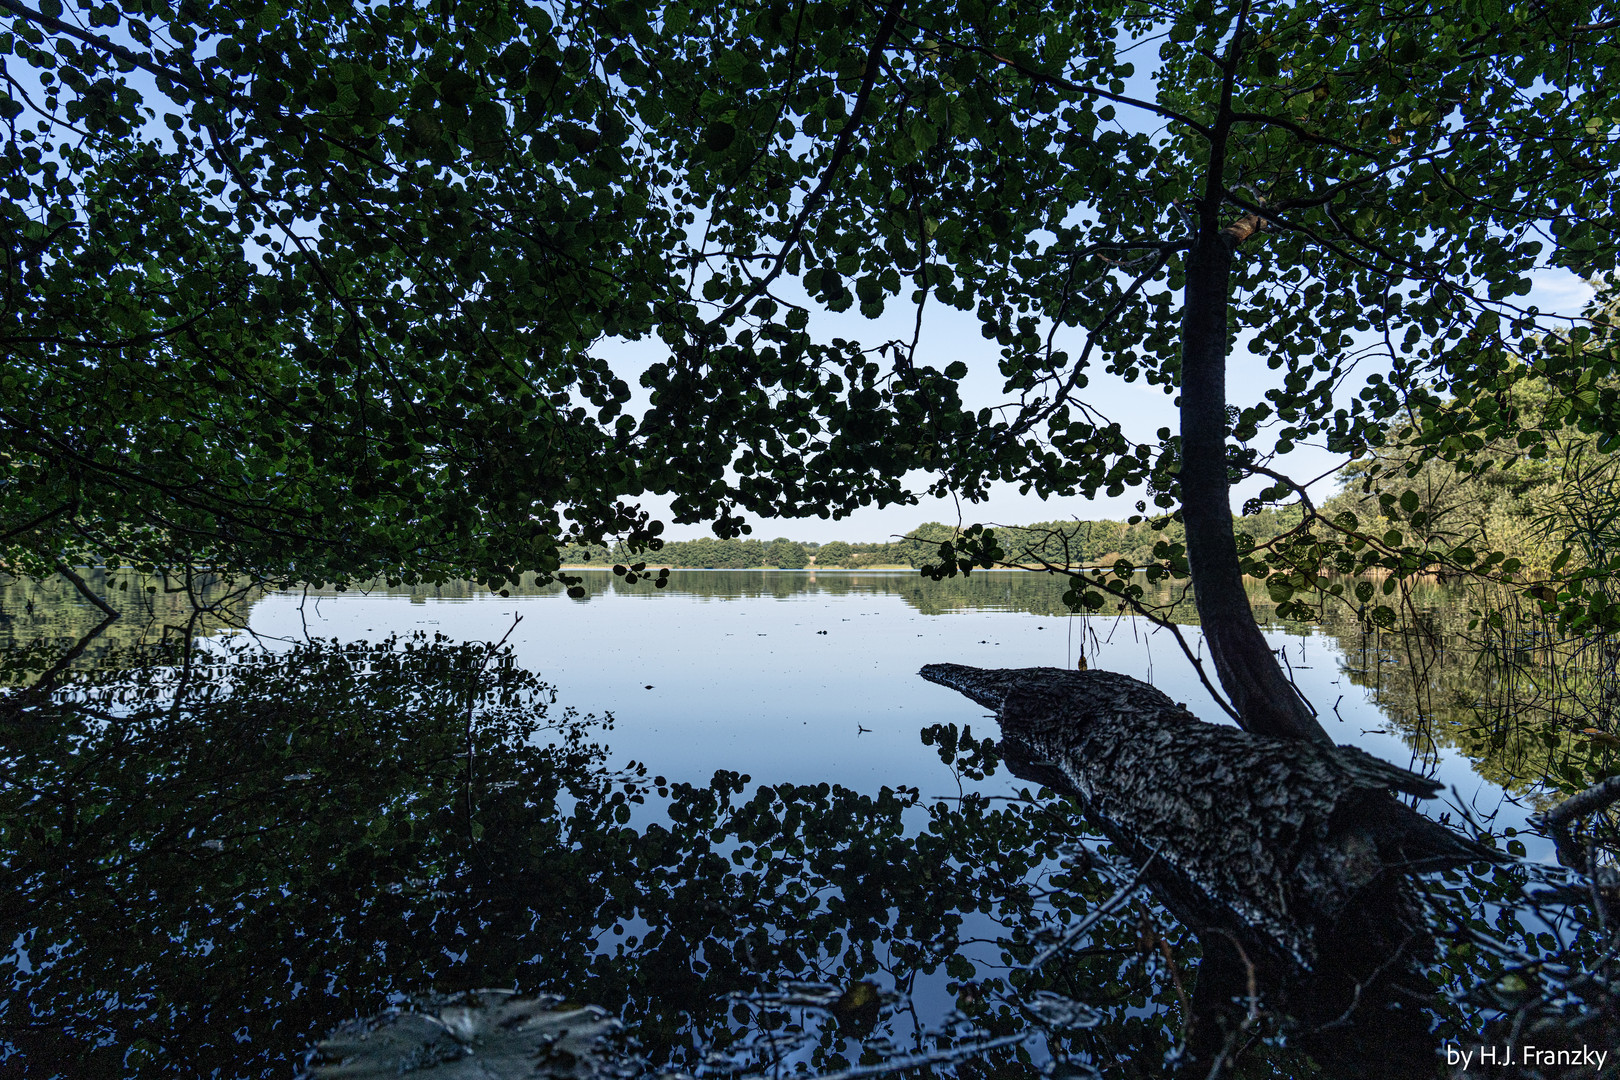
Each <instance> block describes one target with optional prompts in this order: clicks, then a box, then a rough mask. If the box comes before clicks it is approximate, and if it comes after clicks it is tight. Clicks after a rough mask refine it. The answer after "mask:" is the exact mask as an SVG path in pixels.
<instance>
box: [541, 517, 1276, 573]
mask: <svg viewBox="0 0 1620 1080" xmlns="http://www.w3.org/2000/svg"><path fill="white" fill-rule="evenodd" d="M1299 519H1300V514H1299V511H1298V509H1297V508H1293V507H1289V508H1284V509H1282V510H1277V509H1272V508H1266V509H1263V510H1260V511H1259V512H1258V513H1256V514H1252V515H1249V516H1246V517H1241V518H1238V519H1237V528H1238V532H1239V533H1243V534H1247V535H1248V536H1249V537H1250V538H1251V539H1252V540H1253V541H1254V542H1255V543H1256V544H1263V543H1265V542H1266V541H1268V540H1270V539H1272V538H1273V537H1276V536H1278V535H1280V534H1281V533H1283V532H1285V531H1287V530H1288V529H1289V528H1292V527H1293V526H1294V525H1297V524H1298V523H1299ZM995 531H996V538H997V541H998V543H999V544H1000V546H1001V549H1002V551H1003V552H1004V553H1005V555H1006V559H1005V562H1006V563H1007V565H1009V566H1021V567H1026V568H1030V569H1039V568H1041V567H1042V566H1044V565H1047V564H1050V565H1052V566H1071V567H1079V566H1112V565H1114V564H1115V563H1117V562H1118V561H1119V560H1121V559H1124V560H1126V561H1128V562H1130V563H1131V564H1133V565H1135V566H1142V565H1145V564H1146V563H1148V562H1149V561H1151V560H1152V559H1153V558H1154V545H1156V544H1159V543H1164V544H1166V545H1172V546H1174V545H1183V544H1184V543H1185V534H1184V531H1183V529H1182V526H1181V523H1180V522H1179V521H1177V520H1175V519H1174V518H1173V517H1163V518H1158V519H1146V518H1135V519H1132V520H1130V521H1111V520H1099V521H1039V522H1035V523H1034V524H1032V525H1022V526H1009V527H997V528H996V530H995ZM956 532H957V530H956V528H955V527H954V526H951V525H945V524H942V523H940V522H937V521H929V522H925V523H923V524H922V525H919V526H917V527H916V528H915V529H913V530H912V531H911V532H910V533H908V534H907V535H906V536H904V537H901V538H900V539H898V540H895V541H890V542H874V543H850V542H846V541H843V540H833V541H830V542H828V543H825V544H817V543H814V542H812V541H795V540H788V539H786V538H785V537H778V538H776V539H775V540H770V541H764V540H740V539H727V540H722V539H719V538H717V537H701V538H699V539H696V540H671V541H667V542H665V544H664V546H663V547H662V548H661V549H660V550H659V551H657V552H656V553H654V554H652V555H651V556H635V555H632V554H631V553H630V552H629V550H628V549H626V548H625V547H624V546H623V545H622V544H616V545H614V546H612V547H606V546H600V545H598V546H592V547H586V546H577V545H576V546H574V547H570V548H567V549H565V551H564V553H563V565H565V566H602V567H610V566H613V565H615V564H617V563H629V562H633V561H637V560H639V559H645V560H646V563H647V565H648V566H650V567H663V566H667V567H671V568H673V569H688V570H702V569H712V570H746V569H754V568H759V567H775V568H777V569H781V570H803V569H805V568H806V567H814V568H815V569H820V570H864V569H868V568H871V567H886V566H904V567H912V568H917V567H922V566H926V565H928V564H929V563H931V562H937V561H938V559H939V545H940V544H941V543H943V542H944V541H946V540H949V539H951V538H952V537H953V536H955V535H956Z"/></svg>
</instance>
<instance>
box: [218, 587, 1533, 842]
mask: <svg viewBox="0 0 1620 1080" xmlns="http://www.w3.org/2000/svg"><path fill="white" fill-rule="evenodd" d="M584 577H585V579H586V586H587V588H588V589H589V595H588V597H587V598H586V599H584V600H571V599H569V598H568V597H567V596H566V595H565V594H564V593H563V592H562V590H561V589H559V588H555V587H553V588H549V589H545V590H536V591H533V592H530V593H527V594H521V593H520V594H518V595H514V596H511V597H508V598H502V597H499V596H494V595H492V594H490V593H489V592H488V591H480V590H475V589H465V588H450V589H445V590H433V589H429V590H418V591H415V592H409V591H404V590H399V591H390V590H377V591H373V592H370V593H368V594H365V595H362V594H360V593H357V592H347V593H342V594H332V593H327V594H324V595H309V594H277V595H272V596H268V597H265V598H263V599H261V600H259V601H258V602H256V603H255V604H254V605H253V608H252V614H251V618H250V620H249V623H248V625H249V628H250V629H251V630H252V631H253V632H254V633H256V634H261V635H264V636H265V637H267V638H275V639H281V640H302V639H304V637H305V636H306V635H308V636H314V637H328V638H337V639H339V640H344V641H350V640H361V639H370V640H377V639H378V638H379V637H381V636H384V635H387V634H405V633H409V632H411V631H425V632H429V633H441V634H445V635H447V636H449V637H451V638H453V639H455V640H487V641H495V640H499V639H500V638H501V637H502V636H503V635H507V634H508V631H510V635H509V636H508V637H507V640H508V641H509V642H510V643H511V644H512V645H513V646H514V648H515V651H516V655H517V659H518V662H519V663H520V664H522V665H523V666H524V667H526V668H528V669H529V670H531V671H534V672H536V673H538V674H539V675H541V677H542V678H544V679H545V680H547V681H548V682H550V683H551V684H553V685H554V686H555V687H556V689H557V693H558V702H559V704H562V705H567V706H573V707H575V708H578V709H579V710H580V711H581V712H586V713H598V714H600V713H604V712H606V713H611V714H612V716H613V718H614V721H615V727H614V731H613V733H612V735H611V737H610V738H609V739H608V742H609V745H610V747H611V749H612V752H613V754H614V755H615V757H616V759H618V760H620V761H623V760H632V759H633V760H637V761H641V762H645V763H649V764H650V765H651V766H653V767H655V768H656V769H657V771H658V772H660V773H663V774H665V775H667V776H669V777H671V778H678V779H682V780H686V781H689V782H704V781H706V780H707V779H708V778H709V777H710V776H711V775H712V774H713V773H714V772H715V771H716V770H717V769H729V770H732V771H735V772H743V773H747V774H749V775H751V776H752V777H753V778H754V779H755V780H757V781H760V782H765V783H777V782H783V781H786V782H791V783H818V782H821V781H827V782H830V783H839V784H844V785H845V786H848V787H852V788H855V789H857V790H866V791H875V790H876V789H877V788H878V787H879V786H881V785H885V784H887V785H889V786H891V787H894V786H897V785H901V784H905V785H909V786H921V787H923V788H924V790H925V791H931V790H933V788H937V787H938V786H939V784H940V783H941V782H942V780H943V779H945V777H944V776H943V775H942V773H941V771H940V769H939V768H938V762H937V761H936V760H935V755H934V754H933V753H932V752H930V751H929V750H928V748H926V747H924V746H922V745H921V744H920V742H919V740H918V737H917V736H918V732H919V731H920V730H921V729H922V728H923V727H926V726H928V725H931V724H937V723H955V724H958V725H975V731H976V733H978V734H982V735H994V734H995V725H994V723H993V721H991V720H989V719H988V717H987V716H986V715H985V712H984V710H983V709H981V708H979V707H978V706H976V705H974V704H973V703H972V702H970V701H968V700H967V699H965V698H963V697H962V696H961V695H960V694H957V693H955V692H954V691H950V690H946V689H944V688H941V687H938V686H934V685H932V684H929V683H926V682H924V681H923V680H921V679H920V678H918V677H917V674H916V673H917V670H918V669H919V668H920V667H922V666H923V665H924V664H930V663H941V662H951V663H960V664H972V665H975V666H979V667H1008V668H1012V667H1039V666H1051V667H1063V668H1067V667H1072V666H1074V664H1075V662H1076V660H1077V659H1078V658H1079V657H1080V656H1081V655H1084V656H1085V657H1086V661H1087V663H1088V664H1089V665H1090V666H1091V667H1093V668H1102V669H1106V670H1109V671H1118V672H1122V673H1124V674H1127V675H1131V676H1134V677H1136V678H1139V679H1143V680H1145V681H1147V682H1149V683H1152V684H1153V685H1154V686H1157V687H1158V688H1159V689H1161V690H1163V691H1164V692H1165V693H1167V694H1169V695H1170V697H1171V698H1172V699H1174V700H1176V701H1182V702H1186V703H1187V705H1188V707H1189V708H1190V709H1191V710H1192V712H1194V713H1195V714H1196V715H1198V716H1200V717H1201V718H1203V719H1205V720H1207V721H1209V722H1211V723H1230V721H1229V720H1228V719H1227V717H1226V715H1225V714H1224V713H1223V712H1222V711H1221V710H1220V709H1219V707H1217V706H1216V705H1215V704H1214V703H1213V702H1211V701H1210V699H1209V695H1208V694H1207V692H1206V691H1205V690H1204V689H1203V687H1202V686H1201V685H1200V683H1199V681H1198V678H1197V675H1196V673H1195V672H1194V670H1193V668H1192V665H1191V664H1190V663H1188V661H1187V660H1186V658H1185V656H1184V655H1183V654H1182V652H1181V649H1180V647H1179V646H1178V645H1177V643H1176V642H1175V640H1174V638H1173V637H1171V635H1170V634H1169V633H1168V632H1166V631H1164V630H1161V629H1157V628H1155V627H1153V626H1152V625H1151V624H1149V623H1147V622H1146V621H1145V620H1141V619H1136V618H1131V617H1116V616H1108V617H1101V616H1089V617H1087V616H1081V617H1071V616H1069V615H1068V614H1067V613H1066V612H1064V611H1063V608H1062V604H1061V601H1060V599H1059V598H1060V596H1061V595H1062V592H1063V589H1064V588H1065V585H1064V584H1063V582H1062V580H1061V579H1054V578H1049V577H1047V576H1045V575H1035V574H1028V573H1022V572H1015V571H1001V572H988V573H985V572H980V573H975V574H974V575H972V576H971V577H970V578H969V579H968V580H967V581H963V580H960V579H958V580H954V581H943V582H930V581H927V580H926V579H921V578H920V577H919V575H917V574H916V573H914V572H907V571H894V572H882V573H873V572H859V571H848V572H838V571H832V572H825V571H824V572H819V573H818V572H815V571H723V570H722V571H715V570H707V571H705V570H677V571H673V572H672V574H671V578H670V584H669V586H668V587H667V588H666V589H664V590H661V591H658V590H654V589H652V588H651V587H650V586H648V585H644V584H638V585H635V586H624V585H623V584H622V583H621V582H619V581H617V580H616V579H615V578H614V577H613V575H612V574H611V573H609V572H607V571H594V572H592V571H587V572H585V573H584ZM447 593H448V595H447ZM469 593H470V595H469ZM1260 596H1261V597H1263V593H1261V594H1260ZM1257 599H1259V598H1257ZM1259 606H1260V607H1262V608H1263V607H1264V604H1263V601H1262V602H1261V603H1260V604H1259ZM517 616H521V617H522V621H521V622H519V623H517V624H516V625H515V626H514V618H515V617H517ZM1182 633H1183V635H1184V636H1185V637H1186V640H1187V644H1188V646H1189V647H1190V648H1192V649H1193V650H1194V651H1195V654H1198V655H1201V654H1199V653H1198V649H1199V632H1198V629H1197V627H1196V626H1187V627H1184V628H1183V630H1182ZM1266 636H1267V638H1268V640H1269V641H1270V642H1271V644H1272V646H1273V647H1274V648H1277V649H1279V650H1286V656H1287V660H1288V664H1289V668H1290V670H1291V671H1292V672H1293V673H1294V676H1295V680H1296V682H1297V683H1298V685H1299V686H1300V688H1301V689H1302V690H1303V691H1304V693H1305V695H1306V697H1307V698H1308V699H1309V700H1310V701H1311V702H1312V703H1313V704H1314V705H1315V706H1316V708H1317V709H1318V711H1319V712H1320V713H1321V714H1322V717H1323V723H1324V726H1326V728H1327V730H1328V732H1329V733H1330V734H1331V735H1332V736H1333V738H1334V740H1335V741H1337V742H1340V743H1351V744H1354V745H1356V746H1360V747H1362V748H1363V749H1365V750H1367V751H1369V752H1370V753H1373V754H1377V755H1378V756H1379V757H1382V758H1384V759H1385V760H1388V761H1391V762H1394V763H1396V764H1399V765H1403V766H1407V767H1410V768H1413V769H1415V770H1417V771H1420V772H1424V773H1426V774H1428V775H1431V776H1434V777H1436V778H1437V779H1439V780H1440V781H1442V782H1443V783H1444V784H1445V785H1446V787H1447V789H1448V790H1450V789H1455V792H1456V796H1455V798H1460V800H1461V801H1462V803H1463V804H1464V805H1465V806H1467V807H1469V808H1470V812H1473V813H1475V814H1478V815H1480V816H1483V817H1491V816H1493V815H1495V816H1496V820H1497V822H1498V824H1499V826H1504V825H1505V826H1513V827H1522V826H1523V824H1524V818H1525V817H1526V816H1527V814H1528V813H1529V810H1528V809H1527V808H1525V807H1522V806H1520V805H1517V804H1516V803H1515V802H1514V801H1513V800H1511V799H1506V798H1504V795H1503V792H1502V790H1501V788H1500V787H1498V786H1497V785H1496V784H1495V783H1492V782H1491V781H1488V780H1485V779H1482V778H1481V776H1480V775H1479V773H1478V772H1477V771H1476V769H1475V766H1474V763H1473V762H1471V761H1470V760H1469V759H1468V758H1467V757H1466V756H1465V755H1463V754H1462V753H1460V752H1459V751H1457V750H1456V749H1455V748H1452V747H1443V746H1436V745H1435V744H1434V743H1433V742H1432V741H1430V740H1429V739H1428V738H1424V737H1421V736H1419V735H1417V734H1414V733H1412V732H1406V733H1405V734H1404V735H1403V732H1402V731H1401V730H1400V729H1399V727H1398V726H1397V725H1395V724H1393V723H1392V722H1391V719H1390V717H1388V716H1387V715H1385V714H1384V713H1383V712H1381V711H1380V709H1379V707H1378V705H1377V699H1378V696H1379V695H1378V692H1377V689H1376V687H1377V680H1376V676H1379V675H1381V674H1388V675H1389V676H1390V677H1391V678H1392V679H1393V678H1394V675H1393V673H1391V672H1380V671H1378V670H1377V669H1378V668H1379V667H1383V668H1386V669H1388V668H1393V667H1398V663H1397V662H1395V660H1396V658H1395V657H1393V656H1391V655H1389V654H1388V653H1387V652H1380V653H1375V654H1367V653H1364V652H1361V651H1359V650H1354V649H1350V650H1347V649H1346V647H1345V643H1343V642H1341V641H1340V640H1339V639H1338V638H1336V637H1334V636H1332V635H1331V634H1329V633H1326V632H1323V631H1320V630H1313V629H1308V628H1307V629H1302V628H1299V627H1297V626H1295V627H1290V628H1287V629H1284V628H1281V627H1278V626H1276V625H1275V624H1272V628H1271V629H1269V630H1268V631H1267V635H1266ZM862 729H865V730H862ZM1004 782H1005V784H1007V785H1012V784H1013V783H1014V781H1012V780H1011V779H1006V780H1005V781H1004ZM930 785H932V787H930ZM1546 850H1547V851H1550V848H1548V849H1546ZM1545 854H1546V851H1539V850H1538V851H1537V852H1536V853H1535V856H1533V857H1540V856H1544V855H1545Z"/></svg>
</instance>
